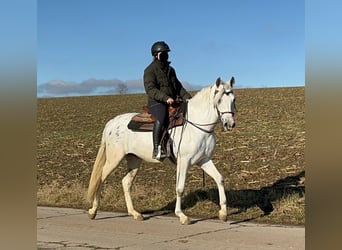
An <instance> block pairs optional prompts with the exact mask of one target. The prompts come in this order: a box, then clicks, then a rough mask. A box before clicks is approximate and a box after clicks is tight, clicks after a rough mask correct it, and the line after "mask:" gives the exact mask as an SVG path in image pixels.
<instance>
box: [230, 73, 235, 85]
mask: <svg viewBox="0 0 342 250" xmlns="http://www.w3.org/2000/svg"><path fill="white" fill-rule="evenodd" d="M234 84H235V78H234V76H232V78H230V87H233V85H234Z"/></svg>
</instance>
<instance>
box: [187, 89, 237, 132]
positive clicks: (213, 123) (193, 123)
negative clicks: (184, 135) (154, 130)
mask: <svg viewBox="0 0 342 250" xmlns="http://www.w3.org/2000/svg"><path fill="white" fill-rule="evenodd" d="M217 93H218V90H216V91H215V93H214V96H215V95H216V94H217ZM232 93H233V91H232V90H229V91H228V92H224V93H223V95H229V94H232ZM233 105H234V110H236V106H235V102H234V103H233ZM215 108H216V112H217V115H218V117H219V118H220V119H222V116H223V115H224V114H231V115H232V116H234V114H235V112H234V111H223V112H222V111H220V110H219V108H218V106H217V105H216V106H215ZM187 114H188V113H186V117H184V121H186V122H187V123H190V124H191V125H192V126H194V127H195V128H198V129H199V130H201V131H203V132H205V133H208V134H211V133H213V132H214V130H215V129H213V130H207V129H204V128H202V127H205V126H210V125H215V124H217V123H219V121H216V122H212V123H206V124H201V123H195V122H192V121H190V120H188V118H187ZM184 125H185V123H184Z"/></svg>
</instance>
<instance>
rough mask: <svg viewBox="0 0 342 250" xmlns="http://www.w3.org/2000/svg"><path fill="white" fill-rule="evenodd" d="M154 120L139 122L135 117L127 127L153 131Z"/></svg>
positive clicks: (134, 129)
mask: <svg viewBox="0 0 342 250" xmlns="http://www.w3.org/2000/svg"><path fill="white" fill-rule="evenodd" d="M153 124H154V123H153V122H137V121H134V120H133V119H132V120H131V121H130V122H129V123H128V125H127V127H128V128H129V129H131V130H133V131H141V132H145V131H153Z"/></svg>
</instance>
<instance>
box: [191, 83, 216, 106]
mask: <svg viewBox="0 0 342 250" xmlns="http://www.w3.org/2000/svg"><path fill="white" fill-rule="evenodd" d="M211 90H212V85H210V86H207V87H204V88H203V89H201V90H200V91H199V92H197V93H196V94H195V95H194V96H193V97H192V98H191V102H194V103H197V102H198V103H202V102H209V103H210V102H211V99H212V96H211Z"/></svg>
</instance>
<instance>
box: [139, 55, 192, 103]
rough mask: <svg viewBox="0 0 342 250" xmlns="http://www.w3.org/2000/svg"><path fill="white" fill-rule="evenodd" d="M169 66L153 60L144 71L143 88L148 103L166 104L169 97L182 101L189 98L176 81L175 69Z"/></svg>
mask: <svg viewBox="0 0 342 250" xmlns="http://www.w3.org/2000/svg"><path fill="white" fill-rule="evenodd" d="M169 64H170V63H167V64H164V63H162V62H160V61H158V60H154V61H153V62H152V63H151V64H150V65H148V66H147V67H146V69H145V70H144V86H145V91H146V93H147V95H148V102H149V103H150V102H153V101H157V102H164V103H166V100H167V99H168V98H169V97H171V98H172V99H174V100H175V99H176V97H177V96H179V97H181V98H182V99H183V100H184V101H185V100H186V99H190V98H191V95H190V94H189V93H188V92H187V91H186V90H185V89H184V88H183V86H182V84H181V82H180V81H179V80H178V79H177V76H176V71H175V69H174V68H172V67H171V66H170V65H169Z"/></svg>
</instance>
